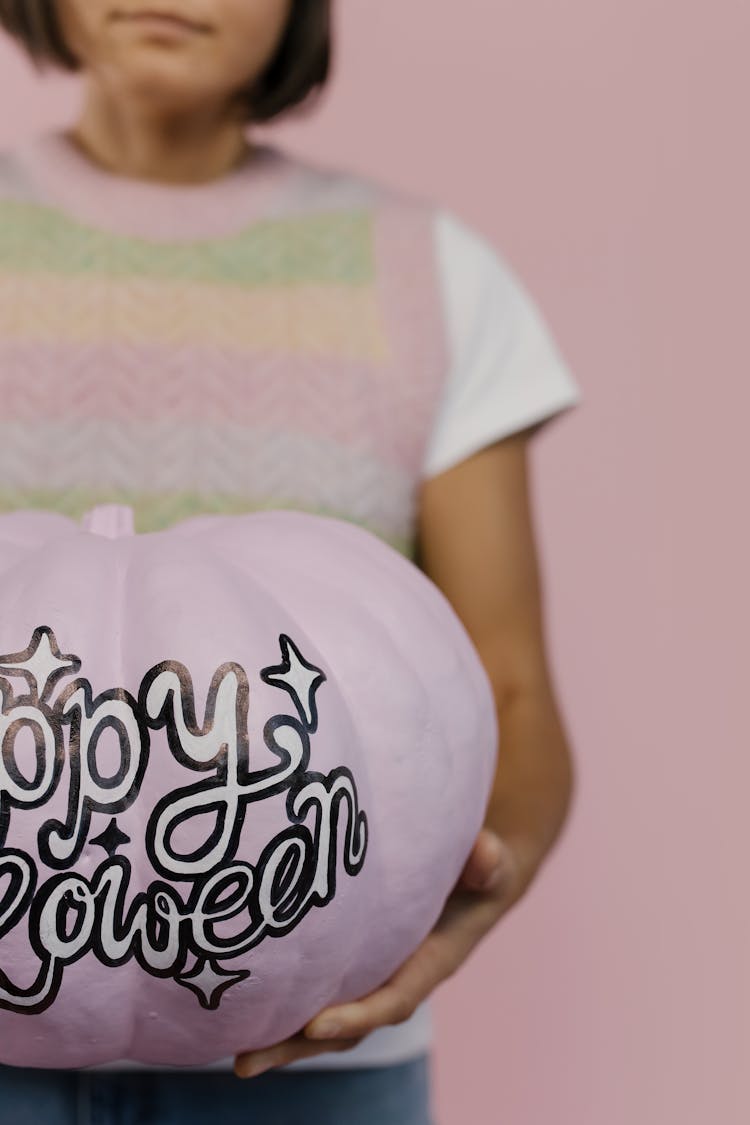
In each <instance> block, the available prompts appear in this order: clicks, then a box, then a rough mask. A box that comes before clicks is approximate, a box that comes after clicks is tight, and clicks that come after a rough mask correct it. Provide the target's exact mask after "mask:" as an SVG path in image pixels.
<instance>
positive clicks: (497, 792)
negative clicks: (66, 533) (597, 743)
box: [416, 429, 573, 891]
mask: <svg viewBox="0 0 750 1125" xmlns="http://www.w3.org/2000/svg"><path fill="white" fill-rule="evenodd" d="M532 433H533V429H527V430H525V431H523V432H521V433H519V434H514V435H511V436H510V437H508V438H505V439H504V440H502V441H499V442H497V443H495V444H494V445H491V446H488V447H486V448H485V449H483V450H480V451H479V452H478V453H477V454H475V455H474V456H472V457H469V458H467V459H466V460H464V461H462V462H461V463H460V464H458V465H456V466H455V467H453V468H451V469H448V470H446V471H445V472H443V473H440V474H439V475H438V476H436V477H433V478H431V479H430V480H428V481H425V482H424V483H423V485H422V491H421V500H420V514H419V540H418V556H417V560H416V561H417V563H418V565H419V566H420V567H421V568H422V569H423V571H424V572H425V574H427V575H428V576H429V577H430V578H431V579H432V580H433V581H434V582H435V583H436V585H437V586H439V587H440V589H441V590H442V591H443V592H444V594H445V595H446V597H447V598H448V599H449V601H450V602H451V604H452V605H453V607H454V608H455V610H456V612H457V613H458V615H459V617H460V618H461V620H462V621H463V623H464V625H465V626H466V628H467V630H468V632H469V634H470V636H471V638H472V640H473V641H474V644H475V646H476V648H477V650H478V652H479V655H480V657H481V659H482V662H483V664H484V666H485V668H486V670H487V672H488V675H489V677H490V680H491V682H492V685H493V689H494V694H495V700H496V706H497V713H498V721H499V724H500V732H501V745H500V755H499V759H498V768H497V772H496V776H495V782H494V787H493V792H492V796H491V799H490V802H489V807H488V810H487V818H486V825H487V827H489V828H492V829H493V830H494V831H495V832H496V833H497V834H498V835H499V836H501V837H503V838H504V839H505V840H506V841H507V842H508V843H511V844H516V845H518V847H519V849H520V850H521V851H522V853H523V854H524V855H525V856H526V857H527V859H528V870H527V871H525V873H524V877H523V880H522V886H521V887H520V888H519V890H521V891H522V890H524V889H525V887H526V886H527V885H528V884H529V883H530V881H531V879H532V878H533V875H534V873H535V870H536V868H537V867H538V866H539V864H540V863H541V862H542V860H543V858H544V856H545V854H546V853H547V852H548V851H549V850H550V849H551V847H552V845H553V844H554V842H555V840H556V838H557V836H558V835H559V833H560V830H561V828H562V825H563V823H564V821H565V818H566V816H567V813H568V808H569V804H570V801H571V797H572V790H573V768H572V760H571V754H570V751H569V748H568V744H567V741H566V736H565V732H564V730H563V725H562V721H561V717H560V714H559V711H558V706H557V703H556V700H555V695H554V690H553V685H552V680H551V674H550V669H549V666H548V660H547V655H546V652H545V643H544V634H543V595H542V590H541V586H540V575H539V563H538V557H537V551H536V545H535V542H534V530H533V516H532V512H531V504H530V494H529V465H528V438H529V436H530V435H531V434H532Z"/></svg>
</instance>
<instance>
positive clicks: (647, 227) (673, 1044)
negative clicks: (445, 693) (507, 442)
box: [0, 0, 750, 1125]
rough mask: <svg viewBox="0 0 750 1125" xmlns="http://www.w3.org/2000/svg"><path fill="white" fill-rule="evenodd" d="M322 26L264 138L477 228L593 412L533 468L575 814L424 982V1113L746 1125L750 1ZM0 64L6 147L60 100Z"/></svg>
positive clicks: (568, 1121)
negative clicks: (332, 31)
mask: <svg viewBox="0 0 750 1125" xmlns="http://www.w3.org/2000/svg"><path fill="white" fill-rule="evenodd" d="M338 13H339V14H338V33H339V34H338V44H337V46H338V51H337V56H338V57H337V64H336V71H335V77H334V82H333V84H332V85H331V87H330V89H329V91H328V93H327V94H326V96H325V98H324V101H323V102H322V103H321V105H320V106H319V108H318V109H317V110H316V111H315V112H314V113H312V114H310V115H309V117H307V118H305V117H300V118H298V119H297V120H292V119H291V118H290V119H289V121H288V122H286V123H283V124H279V125H277V126H276V127H274V129H273V130H272V135H273V136H274V137H275V138H276V139H277V140H279V141H280V142H283V143H287V144H288V145H289V147H290V148H292V149H294V150H297V151H299V152H300V153H303V154H309V155H311V156H314V157H320V158H321V159H323V160H330V161H331V162H335V163H339V164H341V165H347V166H349V167H352V168H354V169H358V170H361V171H363V172H366V173H367V172H370V173H373V174H376V175H378V176H381V177H384V178H387V179H389V180H390V181H391V182H393V183H395V184H397V185H401V186H403V187H404V188H407V189H410V190H416V191H418V192H421V193H422V194H423V195H426V196H429V197H432V198H433V199H436V200H439V201H441V202H442V203H444V204H445V205H447V206H450V207H452V208H453V209H454V210H456V211H457V212H458V213H459V214H460V215H461V216H462V217H463V218H464V219H465V220H466V221H468V222H471V223H473V224H474V225H475V226H477V227H478V228H479V229H480V230H481V231H482V232H484V234H485V235H486V236H487V237H488V238H490V239H491V240H492V241H493V243H494V244H495V245H496V246H497V247H498V248H499V249H501V250H502V252H504V253H505V254H506V255H507V257H508V258H509V259H510V261H511V262H512V263H513V264H514V265H515V266H516V268H517V269H518V271H519V273H520V274H521V276H522V277H523V278H524V280H525V281H526V282H527V284H528V286H529V288H530V289H531V291H532V292H533V293H534V295H535V296H536V298H537V300H538V301H539V303H540V305H541V307H542V309H543V310H544V312H545V314H546V316H547V319H548V321H549V322H550V324H551V326H552V329H553V331H554V333H555V335H556V337H557V339H558V341H559V343H560V346H561V348H562V350H563V352H564V354H565V355H566V357H567V359H568V361H569V363H570V365H571V367H572V368H573V370H574V371H575V372H576V374H577V376H578V378H579V380H580V382H581V384H582V387H583V390H584V394H585V402H584V404H583V405H581V406H579V407H578V408H577V410H576V411H574V412H572V413H571V414H569V415H568V416H567V417H566V418H565V419H563V420H561V421H560V422H559V424H558V423H553V424H552V426H551V427H550V428H549V429H548V430H547V431H545V432H544V433H543V434H542V435H540V437H539V438H538V439H537V442H536V444H535V453H534V467H535V481H534V487H535V493H536V499H537V522H538V532H539V539H540V545H541V549H542V553H543V567H544V572H545V576H546V589H547V602H548V611H547V617H548V633H549V644H550V651H551V655H552V659H553V662H554V666H555V671H556V678H557V682H558V687H559V690H560V695H561V698H562V701H563V708H564V711H565V715H566V718H567V724H568V727H569V731H570V735H571V741H572V744H573V747H574V752H575V754H576V758H577V762H578V771H579V785H578V793H577V798H576V804H575V809H574V813H573V816H572V818H571V820H570V821H569V823H568V826H567V829H566V831H565V834H564V837H563V838H562V840H561V842H560V844H559V846H558V848H557V849H556V850H555V851H554V853H553V854H552V855H551V856H550V857H549V859H548V862H547V864H546V866H545V869H544V870H543V872H542V874H541V876H540V877H539V879H538V881H537V882H536V884H535V885H534V887H533V888H532V890H531V891H530V893H529V895H527V896H526V898H525V899H524V900H523V901H522V903H520V904H519V905H518V906H517V907H516V908H515V910H514V911H512V912H511V913H510V914H509V915H507V916H506V918H505V919H503V921H502V922H501V923H500V924H499V926H498V927H497V928H496V929H495V930H494V931H493V932H492V934H491V935H490V936H489V937H488V938H486V939H485V941H484V942H483V943H482V944H481V945H480V946H479V947H478V948H477V949H476V950H475V952H474V954H473V956H472V957H471V958H470V959H469V961H468V962H467V963H466V964H465V966H464V967H463V969H462V970H461V971H460V973H458V974H456V975H455V976H454V977H452V978H451V979H450V980H448V981H447V982H446V983H445V984H444V985H443V986H442V987H441V988H440V989H439V990H438V992H437V993H436V995H435V1009H436V1020H437V1025H438V1038H439V1043H438V1046H437V1050H436V1055H435V1085H436V1090H437V1107H438V1123H439V1125H463V1123H464V1122H471V1125H603V1123H606V1125H634V1123H636V1122H637V1125H708V1123H711V1125H714V1123H716V1125H746V1123H747V1121H748V1120H749V1119H750V1065H749V1063H748V1059H750V979H749V978H750V973H749V972H748V968H747V964H748V956H749V955H750V907H749V906H748V889H747V888H748V880H747V878H746V874H745V868H744V862H743V858H742V857H743V856H744V855H748V854H750V853H749V852H748V844H749V843H750V841H749V839H748V830H747V827H746V824H747V811H746V791H747V787H748V784H750V765H749V764H748V763H749V762H750V757H749V756H748V747H747V740H746V738H745V737H743V736H744V735H745V729H746V711H745V708H744V707H743V706H741V701H742V694H741V687H742V686H744V685H741V674H742V672H743V671H744V672H746V671H747V670H748V660H747V657H746V653H745V648H744V643H743V642H744V634H746V633H747V631H748V626H750V620H749V617H750V614H749V613H748V599H747V596H746V595H745V593H744V589H743V585H742V582H743V579H744V580H745V581H747V576H748V574H750V549H749V543H750V536H748V531H747V515H746V513H747V491H746V485H745V482H746V478H747V455H746V453H745V448H744V444H743V443H744V441H745V440H746V431H747V416H748V410H750V392H749V391H748V385H749V384H748V374H749V372H748V347H747V323H748V314H747V310H746V307H745V304H746V298H747V293H748V274H747V270H748V265H747V263H748V260H749V258H750V253H749V252H750V224H748V221H747V201H748V199H750V174H749V173H750V162H749V160H748V155H747V151H748V149H747V104H748V95H749V94H750V88H749V87H750V82H749V81H748V78H747V76H746V75H747V66H746V63H747V57H746V51H747V41H748V34H749V33H750V9H749V8H748V7H747V5H746V3H745V0H717V2H716V3H715V4H713V5H712V6H711V9H710V12H709V9H708V7H707V6H706V5H701V4H698V3H697V2H696V0H629V2H628V3H625V0H620V2H614V0H569V2H568V3H566V4H564V5H563V4H560V3H559V0H527V2H526V3H524V4H520V3H516V4H515V5H513V6H512V7H511V6H510V5H509V4H490V3H488V2H487V0H462V3H461V4H458V5H456V4H452V3H448V2H447V0H411V2H410V3H409V4H403V3H397V2H396V0H379V3H378V4H376V5H374V4H372V3H371V2H370V0H346V3H345V4H342V3H339V5H338ZM384 75H387V84H385V83H384V82H383V76H384ZM0 76H1V77H0V95H1V96H2V97H1V104H2V109H0V144H2V145H4V144H5V143H7V142H11V141H13V140H14V139H16V138H17V137H20V136H21V135H23V134H25V133H26V132H27V131H28V130H29V129H31V128H35V127H37V126H38V125H41V124H47V123H51V122H57V121H61V120H67V119H68V118H69V116H70V115H71V114H72V113H73V108H74V106H75V102H76V96H77V95H76V90H75V87H74V86H72V85H71V84H70V83H63V84H62V87H61V86H60V84H59V83H57V82H55V83H52V82H48V83H45V84H41V83H40V82H39V80H38V79H37V78H35V77H34V76H33V73H32V71H31V70H30V69H29V68H28V67H27V66H26V65H25V64H24V63H23V62H22V61H21V60H20V59H19V58H18V57H17V56H16V55H15V53H13V52H12V51H11V50H10V48H6V47H5V46H2V47H0Z"/></svg>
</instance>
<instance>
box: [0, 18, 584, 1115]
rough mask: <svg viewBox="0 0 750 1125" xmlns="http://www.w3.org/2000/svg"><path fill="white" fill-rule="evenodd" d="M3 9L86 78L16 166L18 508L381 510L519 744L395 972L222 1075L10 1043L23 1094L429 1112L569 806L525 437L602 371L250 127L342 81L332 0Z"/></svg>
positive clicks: (13, 1096)
mask: <svg viewBox="0 0 750 1125" xmlns="http://www.w3.org/2000/svg"><path fill="white" fill-rule="evenodd" d="M155 12H158V13H159V14H155ZM0 22H2V24H3V25H4V26H5V28H6V29H7V30H8V31H9V32H10V33H11V34H13V35H14V36H15V37H16V38H17V39H18V40H19V41H20V42H21V43H22V44H23V45H24V47H25V48H26V49H28V50H29V52H30V53H31V55H32V57H34V58H35V59H36V60H37V61H38V62H39V63H40V64H45V63H47V62H50V61H51V62H53V63H54V64H56V65H59V66H63V67H67V68H70V69H73V70H77V71H79V72H80V73H81V75H82V77H83V79H84V99H83V102H82V105H81V109H80V112H79V115H78V118H77V120H76V121H75V122H74V123H72V124H71V125H70V126H69V127H68V128H66V129H63V130H53V131H49V132H47V133H42V134H39V135H37V136H36V137H34V138H32V139H31V140H30V141H27V142H26V143H25V144H23V145H20V146H17V147H16V149H14V150H13V151H10V152H7V153H5V154H4V155H3V156H2V159H0V270H1V271H2V273H1V274H0V286H2V294H1V295H0V296H1V297H2V299H0V390H1V391H2V394H3V402H4V404H5V407H4V413H3V420H2V427H3V431H2V439H3V440H2V442H0V473H1V474H2V480H3V482H4V488H3V492H4V494H3V506H4V507H5V508H20V507H31V506H41V507H46V508H56V509H58V510H61V511H65V512H66V513H68V514H71V515H76V516H77V515H80V514H82V512H83V511H85V510H86V509H88V508H90V507H91V506H92V505H93V504H95V503H100V502H113V501H114V502H118V501H119V502H124V503H128V504H131V505H132V506H133V508H134V510H135V514H136V528H137V530H140V531H146V530H154V529H157V528H160V527H165V526H167V525H169V524H170V523H172V522H175V521H176V520H177V519H179V518H182V517H184V516H187V515H192V514H197V513H199V512H203V511H222V512H230V511H247V510H251V509H253V508H258V507H282V506H291V507H295V508H300V509H307V510H310V511H317V512H323V513H326V514H332V515H336V516H338V517H340V518H343V519H351V520H354V521H356V522H359V523H361V524H363V525H364V526H366V527H368V528H370V530H372V531H374V532H375V533H376V534H379V535H381V536H382V537H383V538H384V539H386V540H387V541H388V542H390V543H391V545H392V546H394V547H396V548H397V549H399V550H401V551H402V552H403V553H404V554H405V555H406V556H407V557H409V558H412V559H413V560H414V561H415V562H417V564H418V565H419V566H421V567H422V569H423V570H424V571H425V573H426V574H428V575H429V576H430V578H431V579H432V580H433V581H434V582H435V583H437V585H439V586H440V587H441V589H442V590H443V592H444V593H445V594H446V596H447V597H448V598H449V599H450V601H451V602H452V604H453V606H454V608H455V609H456V611H457V613H458V614H459V616H460V617H461V619H462V620H463V622H464V624H465V625H466V628H467V630H468V631H469V633H470V635H471V637H472V639H473V641H474V643H475V645H476V647H477V650H478V652H479V654H480V656H481V658H482V660H483V662H484V665H485V667H486V669H487V671H488V673H489V676H490V678H491V682H492V685H493V689H494V692H495V696H496V703H497V710H498V718H499V723H500V726H501V730H502V739H503V751H502V754H501V756H500V761H499V765H498V773H497V777H496V780H495V786H494V789H493V794H492V797H491V800H490V802H489V805H488V808H487V816H486V822H485V827H484V829H483V830H482V832H481V833H480V835H479V837H478V839H477V841H476V844H475V847H474V849H473V851H472V853H471V855H470V857H469V859H468V860H467V863H466V866H465V868H464V871H463V874H462V877H461V880H460V882H459V884H458V885H457V887H456V889H455V892H454V893H453V894H452V895H451V896H450V898H449V899H448V901H447V903H446V907H445V910H444V913H443V915H442V917H441V919H440V921H439V922H438V924H437V926H436V927H435V929H434V931H433V932H432V933H431V934H430V935H429V936H428V938H427V939H426V941H425V942H424V943H423V945H422V946H421V947H420V948H419V949H418V950H417V951H416V952H415V953H414V954H413V955H412V956H411V957H410V958H409V960H408V961H407V962H406V963H405V964H404V965H403V966H402V968H401V969H400V970H399V971H398V972H397V973H396V974H395V975H394V976H393V977H392V979H391V980H389V981H388V982H385V983H384V985H383V986H382V987H381V988H379V989H378V990H376V991H375V992H374V993H372V994H371V995H370V996H368V997H363V998H362V999H361V1000H360V1001H359V1002H357V1003H351V1004H346V1005H343V1006H341V1007H339V1008H336V1009H333V1008H332V1009H329V1010H328V1011H325V1012H321V1013H319V1014H318V1015H317V1016H316V1017H315V1019H313V1020H311V1021H309V1023H308V1024H307V1025H306V1026H305V1027H304V1028H302V1029H300V1031H299V1033H298V1034H296V1035H294V1036H292V1037H291V1038H290V1039H288V1040H286V1041H285V1042H283V1043H279V1044H275V1045H273V1046H271V1047H269V1048H268V1049H267V1050H265V1051H262V1052H250V1053H241V1054H239V1055H238V1056H237V1058H236V1059H235V1060H231V1059H230V1060H221V1061H220V1062H219V1063H218V1064H217V1065H216V1066H215V1067H213V1068H204V1069H202V1070H196V1071H186V1070H184V1069H181V1070H171V1071H168V1070H164V1069H162V1070H156V1069H149V1068H143V1067H137V1066H135V1065H133V1064H131V1065H130V1067H128V1065H127V1064H126V1063H122V1062H119V1063H118V1062H114V1063H108V1064H107V1065H106V1066H105V1067H103V1068H95V1069H91V1070H89V1071H80V1072H67V1071H50V1070H45V1071H40V1070H33V1069H31V1070H25V1069H21V1068H13V1067H4V1068H3V1069H2V1070H1V1071H0V1101H1V1102H2V1105H3V1107H4V1110H5V1109H6V1107H13V1110H12V1113H11V1117H10V1118H9V1119H11V1120H13V1121H14V1122H15V1123H18V1125H20V1123H21V1122H23V1121H26V1120H29V1121H34V1123H35V1125H47V1123H48V1122H49V1123H52V1122H58V1121H59V1122H62V1121H67V1120H70V1119H71V1115H72V1114H73V1113H76V1112H78V1113H80V1114H85V1113H87V1112H90V1111H91V1110H92V1107H93V1108H94V1109H96V1111H98V1113H99V1117H98V1118H97V1120H100V1121H102V1122H106V1121H112V1122H114V1121H115V1120H118V1121H119V1120H121V1118H120V1117H117V1116H116V1114H117V1113H125V1115H126V1116H125V1120H137V1121H139V1122H151V1121H153V1122H156V1121H158V1122H164V1123H169V1122H177V1121H179V1122H181V1123H183V1125H184V1123H188V1122H191V1121H198V1120H203V1119H204V1118H206V1117H208V1116H209V1114H214V1113H218V1114H220V1115H221V1120H222V1122H223V1123H225V1125H227V1123H228V1125H231V1123H232V1122H235V1121H237V1122H239V1121H242V1122H246V1121H251V1120H256V1119H257V1120H259V1121H260V1120H270V1119H272V1120H274V1121H278V1122H283V1123H284V1125H290V1123H292V1122H297V1121H302V1120H303V1119H304V1120H305V1121H307V1120H309V1119H310V1117H311V1116H312V1117H313V1119H315V1120H316V1121H321V1122H326V1123H333V1125H336V1123H337V1122H344V1121H346V1122H350V1121H352V1120H353V1119H356V1120H357V1122H358V1123H361V1125H370V1123H372V1125H375V1123H379V1122H383V1123H385V1122H389V1123H390V1122H395V1121H398V1122H399V1123H400V1125H425V1123H428V1122H429V1121H430V1120H431V1109H430V1090H429V1048H430V1043H431V1029H430V1023H429V1005H428V1002H427V1001H428V997H429V995H430V993H431V992H432V991H433V989H434V988H435V987H436V986H437V985H438V984H439V983H440V982H441V981H442V980H444V979H445V978H446V977H448V976H450V975H451V974H452V973H454V972H455V971H456V970H457V969H458V968H459V966H460V965H461V964H462V963H463V962H464V961H465V959H466V958H467V957H468V956H469V954H470V953H471V951H472V949H473V948H474V947H475V946H476V945H477V943H478V942H479V941H481V939H482V938H483V937H484V936H485V935H486V934H487V933H489V931H490V930H491V929H492V928H493V927H494V926H495V925H496V924H497V922H498V921H499V919H500V918H501V917H502V916H503V915H504V914H505V913H507V911H508V910H509V909H510V907H511V906H512V905H513V904H514V903H516V902H517V901H518V900H519V899H520V898H521V897H522V896H523V894H524V893H525V891H526V890H527V889H528V887H529V886H530V885H531V883H532V881H533V879H534V877H535V875H536V874H537V872H538V871H539V868H540V866H541V864H542V863H543V861H544V859H545V857H546V856H547V855H548V854H549V852H550V849H551V848H552V846H553V844H554V843H555V841H556V839H557V837H558V835H559V833H560V831H561V828H562V825H563V823H564V820H565V817H566V813H567V809H568V805H569V801H570V796H571V787H572V769H571V756H570V751H569V748H568V745H567V741H566V737H565V733H564V731H563V727H562V722H561V718H560V714H559V708H558V705H557V702H556V699H555V695H554V690H553V685H552V678H551V673H550V669H549V666H548V660H547V655H546V652H545V644H544V637H543V622H542V608H541V602H542V599H541V591H540V580H539V567H538V561H537V557H536V549H535V543H534V538H533V517H532V512H531V509H530V499H529V488H528V446H529V439H530V438H531V436H532V435H533V434H534V433H536V432H537V431H538V429H539V428H540V426H541V425H543V424H545V423H546V422H547V421H548V420H549V419H551V418H552V417H553V416H554V415H557V414H559V413H560V412H561V411H563V410H565V409H567V408H569V407H571V406H572V405H574V404H575V403H576V402H577V401H578V400H579V397H580V395H579V390H578V387H577V385H576V383H575V381H574V380H573V378H572V376H571V374H570V372H569V371H568V370H567V368H566V366H565V364H564V362H563V360H562V359H561V357H560V355H559V353H558V351H557V349H556V347H555V344H554V342H553V340H552V339H551V337H550V335H549V332H548V330H547V328H546V325H545V324H544V322H543V320H542V318H541V316H540V314H539V311H538V310H537V308H536V306H535V305H534V303H533V301H532V299H531V298H530V296H529V295H528V294H527V293H526V291H525V290H524V288H523V287H522V285H521V283H520V282H519V280H518V279H517V278H516V277H515V275H514V274H513V272H512V270H511V269H510V267H509V266H508V264H507V263H506V262H505V261H504V260H503V259H502V257H501V256H500V255H498V254H496V253H495V252H494V250H493V249H492V248H491V247H490V246H489V245H488V244H487V243H485V241H484V240H483V239H482V238H481V236H480V235H479V234H478V233H477V232H475V231H473V230H471V229H470V228H469V227H467V226H466V225H465V224H464V223H462V222H461V220H460V219H458V218H457V217H456V216H455V215H453V214H451V213H450V212H448V211H446V210H445V209H443V208H441V207H439V206H437V205H435V204H432V203H430V202H429V201H424V200H420V199H416V198H414V197H411V196H408V195H406V194H404V193H398V192H396V191H394V190H392V189H390V188H388V187H387V186H386V185H384V184H382V183H379V182H377V181H375V180H374V179H368V178H366V177H362V176H357V175H354V174H351V173H347V172H344V171H341V170H334V169H331V168H324V167H322V166H320V165H316V164H313V163H311V162H307V161H303V160H301V159H299V158H297V157H293V156H291V155H290V154H288V153H285V152H284V151H283V150H281V149H279V148H277V147H275V146H273V145H269V144H259V143H257V142H255V141H254V140H253V138H252V137H251V136H250V135H249V134H248V125H249V124H250V123H260V122H267V121H270V120H272V119H275V118H276V117H277V116H279V115H280V114H282V113H283V112H285V111H289V110H290V109H292V108H293V107H296V106H301V105H302V104H303V103H304V102H306V101H307V100H308V98H309V97H310V95H312V94H313V93H314V92H316V91H317V92H319V91H320V90H321V89H322V88H323V86H324V85H325V82H326V80H327V77H328V73H329V62H330V13H329V4H328V0H168V2H165V3H163V4H159V5H155V7H154V8H152V9H146V7H145V6H144V5H142V4H140V3H139V2H138V0H122V2H121V3H117V2H114V3H110V2H109V0H57V2H52V0H47V2H44V0H24V2H15V0H0ZM32 448H33V449H34V451H35V453H34V457H33V458H30V457H29V450H30V449H32ZM263 1070H266V1071H267V1073H265V1074H263V1075H262V1077H260V1078H259V1077H258V1075H259V1074H261V1072H262V1071H263ZM249 1076H253V1077H254V1081H253V1082H251V1083H247V1082H241V1081H239V1080H238V1079H239V1078H247V1077H249ZM118 1106H119V1109H118V1108H117V1107H118ZM353 1106H356V1114H354V1116H353V1113H354V1111H353V1108H352V1107H353ZM127 1115H129V1116H127ZM271 1115H273V1116H272V1117H271ZM79 1119H80V1120H88V1118H87V1117H85V1116H82V1117H80V1118H79Z"/></svg>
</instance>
